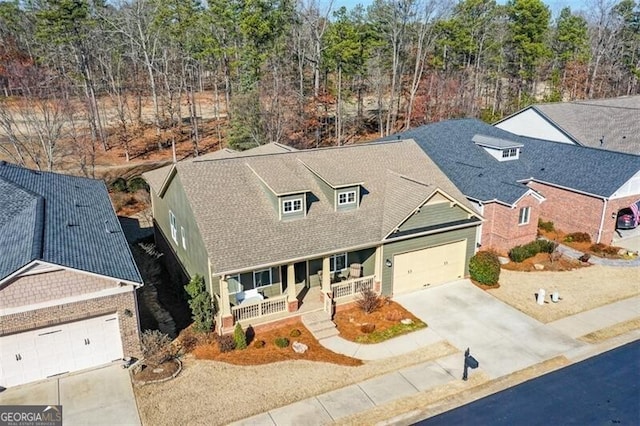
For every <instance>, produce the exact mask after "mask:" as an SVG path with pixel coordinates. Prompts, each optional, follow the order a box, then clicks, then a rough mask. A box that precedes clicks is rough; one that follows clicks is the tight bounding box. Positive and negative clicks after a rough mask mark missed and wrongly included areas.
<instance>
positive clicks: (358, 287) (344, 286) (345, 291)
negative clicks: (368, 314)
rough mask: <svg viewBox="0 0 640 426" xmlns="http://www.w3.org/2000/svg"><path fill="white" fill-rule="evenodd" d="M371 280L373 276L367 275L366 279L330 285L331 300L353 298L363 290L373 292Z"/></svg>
mask: <svg viewBox="0 0 640 426" xmlns="http://www.w3.org/2000/svg"><path fill="white" fill-rule="evenodd" d="M373 279H374V275H369V276H367V277H362V278H355V279H352V280H347V281H342V282H340V283H337V284H332V285H331V291H332V292H333V298H334V299H341V298H343V297H349V296H355V295H356V294H358V293H360V292H361V291H362V290H363V289H365V288H368V289H370V290H373Z"/></svg>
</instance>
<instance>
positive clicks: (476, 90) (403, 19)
mask: <svg viewBox="0 0 640 426" xmlns="http://www.w3.org/2000/svg"><path fill="white" fill-rule="evenodd" d="M586 9H587V12H586V13H585V14H576V13H573V12H572V11H571V10H570V9H569V8H565V9H563V10H562V11H561V12H560V13H559V15H558V17H557V18H555V19H552V16H551V11H550V9H549V8H548V7H547V6H546V5H545V4H544V3H543V2H541V1H540V0H509V1H508V2H507V3H506V4H505V5H499V4H496V2H495V1H494V0H461V1H458V2H453V1H446V0H395V1H394V0H375V1H374V2H373V3H372V4H371V5H370V6H368V7H366V8H364V7H361V6H357V7H355V8H353V9H351V10H347V9H345V8H340V9H338V10H333V9H332V5H331V3H329V2H328V3H322V4H319V3H318V2H317V1H316V0H208V1H206V2H202V3H200V2H199V1H197V0H135V1H117V2H111V1H103V0H29V1H17V0H16V1H9V2H7V1H5V2H0V58H1V59H0V153H2V154H3V156H5V157H8V158H9V159H10V160H11V161H14V162H16V163H19V164H23V165H30V166H35V167H37V168H42V169H55V168H56V167H57V163H58V162H59V160H60V158H61V157H63V156H65V155H71V154H73V155H74V156H75V158H77V165H78V166H79V169H80V170H81V171H82V172H83V173H84V174H87V175H92V174H93V166H94V164H95V156H96V152H97V151H98V150H102V151H109V150H111V149H114V148H117V149H119V150H121V151H122V153H123V154H122V155H123V160H125V161H129V160H130V158H131V157H132V156H133V155H136V154H135V153H134V152H132V149H131V146H132V145H133V144H134V142H135V141H136V140H137V138H140V137H142V136H143V135H148V134H149V132H151V135H152V138H153V140H154V144H155V146H156V147H157V149H158V150H166V149H167V148H169V147H171V146H172V144H173V145H175V143H176V140H183V139H185V138H186V139H188V140H190V141H191V148H190V151H191V152H192V155H194V156H195V155H198V154H199V152H200V151H201V148H202V139H203V136H206V137H212V138H214V139H216V140H217V141H219V143H220V144H221V145H227V146H231V147H234V148H237V149H245V148H249V147H253V146H256V145H258V144H264V143H268V142H273V141H275V142H282V143H286V144H289V145H292V146H296V147H315V146H325V145H341V144H345V143H351V142H353V141H356V140H361V139H366V138H369V139H371V138H373V137H376V136H384V135H388V134H391V133H394V132H397V131H399V130H402V129H406V128H408V127H412V126H417V125H421V124H424V123H428V122H433V121H438V120H442V119H447V118H453V117H479V118H481V119H483V120H485V121H488V122H493V121H495V120H497V119H499V118H500V117H502V116H504V115H505V114H509V113H512V112H514V111H517V110H518V109H520V108H522V107H524V106H526V105H528V104H530V103H532V102H534V101H535V102H539V101H543V102H551V101H561V100H573V99H584V98H600V97H612V96H619V95H628V94H636V93H639V92H640V86H639V84H638V79H639V78H640V5H639V4H638V3H637V2H635V1H633V0H618V1H612V0H591V1H587V2H586ZM203 104H206V106H207V107H209V108H210V111H212V113H211V114H209V115H208V116H203V115H202V113H201V111H202V109H203ZM145 106H147V107H148V108H147V110H148V113H145ZM205 123H207V126H205ZM205 127H206V129H205ZM184 135H186V136H184ZM61 142H64V144H65V149H64V150H61V149H60V146H61Z"/></svg>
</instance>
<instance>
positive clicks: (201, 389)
mask: <svg viewBox="0 0 640 426" xmlns="http://www.w3.org/2000/svg"><path fill="white" fill-rule="evenodd" d="M456 351H457V350H456V349H455V348H454V347H453V346H451V345H450V344H448V343H447V342H440V343H436V344H434V345H431V346H429V347H426V348H422V349H419V350H417V351H414V352H411V353H410V354H406V355H402V356H398V357H394V358H389V359H384V360H379V361H371V362H367V363H365V364H364V365H362V366H359V367H344V366H339V365H335V364H328V363H321V362H311V361H285V362H278V363H274V364H267V365H261V366H249V367H243V366H236V365H230V364H225V363H221V362H216V361H201V360H196V359H194V358H192V357H187V358H186V359H184V360H183V371H182V373H180V375H179V376H178V377H176V378H175V379H173V380H170V381H168V382H165V383H160V384H153V385H147V386H143V387H137V388H135V389H134V392H135V394H136V400H137V403H138V410H139V412H140V417H141V419H142V423H143V424H144V425H154V426H156V425H175V424H189V425H223V424H228V423H230V422H233V421H236V420H240V419H243V418H246V417H250V416H252V415H255V414H259V413H262V412H265V411H267V410H270V409H273V408H277V407H280V406H283V405H287V404H290V403H292V402H296V401H299V400H302V399H306V398H309V397H311V396H314V395H318V394H322V393H325V392H329V391H331V390H335V389H339V388H342V387H345V386H348V385H351V384H354V383H358V382H361V381H363V380H366V379H369V378H372V377H376V376H379V375H381V374H385V373H388V372H390V371H395V370H397V369H399V368H404V367H407V366H411V365H415V364H419V363H422V362H426V361H429V360H432V359H436V358H440V357H443V356H447V355H450V354H453V353H455V352H456Z"/></svg>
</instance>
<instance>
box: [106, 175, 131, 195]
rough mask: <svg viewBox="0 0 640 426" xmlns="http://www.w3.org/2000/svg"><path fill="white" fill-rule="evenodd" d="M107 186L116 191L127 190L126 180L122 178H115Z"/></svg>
mask: <svg viewBox="0 0 640 426" xmlns="http://www.w3.org/2000/svg"><path fill="white" fill-rule="evenodd" d="M109 188H110V189H111V190H112V191H116V192H127V181H126V180H124V178H121V177H119V178H115V179H114V180H112V181H111V183H110V184H109Z"/></svg>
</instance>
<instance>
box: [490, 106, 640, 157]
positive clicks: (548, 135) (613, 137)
mask: <svg viewBox="0 0 640 426" xmlns="http://www.w3.org/2000/svg"><path fill="white" fill-rule="evenodd" d="M638 117H640V95H635V96H621V97H618V98H610V99H593V100H579V101H573V102H559V103H549V104H536V105H531V106H528V107H526V108H524V109H522V110H520V111H518V112H516V113H514V114H512V115H510V116H508V117H505V118H503V119H502V120H500V121H498V122H497V123H496V124H495V126H496V127H498V128H500V129H503V130H506V131H508V132H511V133H515V134H516V135H521V136H528V137H531V138H538V139H544V140H549V141H555V142H562V143H568V144H575V145H582V146H590V147H592V148H602V149H607V150H611V151H620V152H626V153H628V154H636V155H640V119H638Z"/></svg>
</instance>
